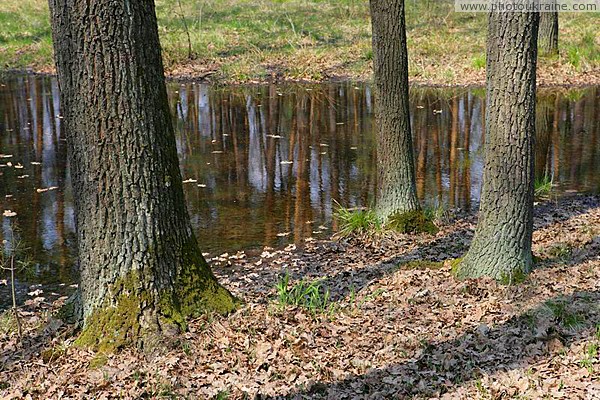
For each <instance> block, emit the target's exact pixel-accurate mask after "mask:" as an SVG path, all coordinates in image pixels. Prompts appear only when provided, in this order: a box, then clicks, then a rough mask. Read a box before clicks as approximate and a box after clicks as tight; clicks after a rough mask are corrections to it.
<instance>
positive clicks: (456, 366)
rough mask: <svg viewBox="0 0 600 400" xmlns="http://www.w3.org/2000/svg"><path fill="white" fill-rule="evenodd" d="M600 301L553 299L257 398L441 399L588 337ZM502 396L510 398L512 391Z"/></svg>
mask: <svg viewBox="0 0 600 400" xmlns="http://www.w3.org/2000/svg"><path fill="white" fill-rule="evenodd" d="M553 304H563V305H565V308H563V309H562V310H563V311H561V313H564V312H568V313H571V314H573V315H576V318H575V319H565V315H564V314H558V313H557V311H556V308H554V307H553V306H552V305H553ZM599 305H600V291H588V292H574V293H572V294H569V295H562V296H557V297H553V298H551V299H549V300H547V301H545V302H544V303H542V304H539V305H538V306H537V307H535V308H533V309H530V310H528V311H525V312H524V313H522V314H521V315H519V316H515V317H513V318H511V319H509V320H508V321H506V322H505V323H503V324H501V325H499V326H495V327H491V328H490V327H487V326H485V325H480V326H479V327H477V328H475V329H471V330H469V331H467V332H466V333H464V334H463V335H461V336H460V337H458V338H456V339H454V340H448V341H444V340H440V341H431V342H429V343H424V344H423V346H422V350H421V352H420V354H419V355H418V356H416V357H414V358H411V359H409V360H407V361H405V362H402V363H398V364H393V365H389V366H386V367H385V368H374V369H370V370H367V371H366V372H365V373H364V374H362V375H351V376H348V377H346V378H345V379H343V380H339V381H334V382H316V383H313V384H312V385H310V387H306V388H298V389H297V390H296V391H295V392H293V393H291V394H289V395H287V396H272V397H267V396H262V397H261V396H259V397H257V398H260V399H270V400H275V399H293V400H297V399H298V400H299V399H308V398H310V399H312V398H315V399H367V398H368V399H404V398H423V397H432V396H433V397H437V396H440V395H442V394H444V393H446V392H448V391H450V390H452V389H454V388H457V387H459V386H461V385H463V384H466V383H468V382H470V381H473V380H477V379H479V378H481V377H482V376H483V375H484V374H489V375H491V374H494V373H498V372H503V371H510V370H515V369H518V368H524V367H525V368H527V367H528V366H529V365H532V364H535V363H536V362H539V361H540V360H543V359H544V358H547V357H549V356H551V355H552V354H553V353H556V351H557V348H558V349H559V351H560V349H566V348H567V347H568V346H571V345H574V344H577V343H580V342H582V341H586V340H587V339H588V338H589V337H591V336H592V335H593V331H594V329H597V327H598V326H600V325H599V324H600V307H599ZM565 310H566V311H565ZM568 321H575V322H576V323H572V322H569V323H567V322H568ZM399 334H401V333H399ZM565 379H567V378H566V377H565ZM498 395H499V396H500V397H502V396H508V397H510V396H511V394H510V393H504V394H498Z"/></svg>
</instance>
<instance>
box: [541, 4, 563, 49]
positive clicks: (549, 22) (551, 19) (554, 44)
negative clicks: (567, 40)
mask: <svg viewBox="0 0 600 400" xmlns="http://www.w3.org/2000/svg"><path fill="white" fill-rule="evenodd" d="M538 42H539V46H540V53H542V54H544V55H555V54H558V12H556V11H553V12H542V13H540V30H539V33H538Z"/></svg>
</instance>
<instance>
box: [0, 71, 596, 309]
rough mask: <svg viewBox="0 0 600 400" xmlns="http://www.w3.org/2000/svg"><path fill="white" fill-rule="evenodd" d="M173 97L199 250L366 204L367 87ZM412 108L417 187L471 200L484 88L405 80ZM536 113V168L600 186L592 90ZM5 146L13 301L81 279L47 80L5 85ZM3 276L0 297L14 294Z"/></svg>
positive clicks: (371, 174) (441, 197)
mask: <svg viewBox="0 0 600 400" xmlns="http://www.w3.org/2000/svg"><path fill="white" fill-rule="evenodd" d="M169 97H170V102H171V107H172V113H173V116H174V123H175V125H176V131H177V145H178V150H179V157H180V160H181V169H182V173H183V178H184V180H185V181H186V182H187V183H186V184H185V185H184V187H185V190H186V195H187V201H188V209H189V211H190V214H191V218H192V223H193V226H194V228H195V230H196V233H197V237H198V240H199V242H200V243H201V246H202V249H203V251H205V252H206V253H208V254H209V255H208V258H210V257H213V256H217V255H219V254H222V253H225V252H228V253H230V254H231V253H235V252H237V251H240V250H243V251H246V252H249V251H250V252H251V251H253V250H258V249H261V248H262V247H264V246H273V247H277V246H283V245H286V244H289V243H295V244H297V245H301V244H302V243H304V240H305V239H306V238H309V237H324V236H328V235H330V234H331V233H332V232H333V231H334V230H335V229H336V221H335V219H334V218H333V216H332V214H333V211H334V209H335V207H336V205H337V204H340V205H342V206H345V207H361V206H366V205H369V204H371V203H372V201H373V198H374V195H375V190H376V181H375V179H376V174H375V168H376V152H375V137H374V131H373V94H372V91H371V87H370V86H369V85H368V84H354V83H337V84H320V85H277V86H275V85H271V86H268V85H264V86H253V87H240V86H234V87H216V86H209V85H201V84H185V85H180V84H171V85H170V86H169ZM411 112H412V114H411V116H412V126H413V132H414V141H415V160H416V164H415V165H416V170H417V190H418V195H419V197H420V198H421V200H422V201H423V202H424V203H425V204H426V205H427V206H431V207H437V206H443V207H448V208H461V209H463V210H473V209H475V208H476V206H477V201H478V198H479V193H480V189H481V174H482V166H483V159H482V154H483V143H484V139H485V129H484V115H485V93H484V90H483V89H480V88H471V89H467V88H451V89H436V88H413V89H412V90H411ZM537 114H538V115H537V124H536V125H537V129H538V133H537V143H536V175H537V177H543V176H544V175H546V176H549V177H551V178H552V179H553V182H554V184H555V185H556V188H555V189H556V190H557V193H565V192H572V191H586V192H587V191H594V192H597V191H600V174H598V171H600V88H599V87H588V88H582V89H571V90H565V89H555V90H542V91H541V93H540V95H539V102H538V108H537ZM0 157H2V158H0V212H4V213H6V211H7V210H10V211H12V212H14V213H16V216H14V217H6V216H0V218H2V220H1V221H2V227H1V229H0V240H2V241H6V242H5V245H6V246H11V244H12V243H15V242H16V241H17V240H15V239H16V238H18V242H19V243H20V246H21V247H22V248H23V249H25V250H24V252H25V253H26V254H28V256H29V259H30V263H29V266H28V267H27V268H25V269H23V270H22V271H20V272H19V274H18V278H19V284H18V288H19V294H20V299H21V300H23V299H24V298H26V297H27V294H26V293H27V292H31V291H32V289H31V285H33V284H38V283H42V284H44V290H45V291H46V292H49V291H53V290H54V291H57V292H58V291H61V292H62V291H64V290H63V289H64V288H65V287H66V286H67V285H68V284H70V283H72V282H73V281H74V279H75V277H76V271H75V267H74V257H73V255H74V252H73V250H74V248H75V243H74V239H75V234H74V219H73V194H72V192H71V188H70V180H69V172H68V165H67V157H66V143H65V139H64V133H63V132H61V116H60V107H59V96H58V86H57V83H56V80H54V79H51V78H43V77H36V76H27V75H25V76H10V77H8V78H5V79H4V80H3V81H2V82H1V87H0ZM11 223H12V225H13V226H14V227H15V228H16V232H17V234H16V235H15V237H13V235H11ZM2 279H5V277H4V276H0V307H2V306H3V305H6V304H7V301H8V295H9V291H8V286H7V285H3V284H2V282H1V280H2Z"/></svg>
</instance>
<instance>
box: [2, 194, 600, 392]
mask: <svg viewBox="0 0 600 400" xmlns="http://www.w3.org/2000/svg"><path fill="white" fill-rule="evenodd" d="M444 219H445V221H440V224H441V229H440V231H439V232H438V233H437V234H436V235H426V234H423V235H399V234H382V235H380V236H378V237H363V238H353V239H346V240H323V241H316V240H314V241H311V240H309V241H307V243H306V246H305V247H304V248H303V249H295V248H294V246H292V245H290V246H288V248H286V249H284V250H276V249H265V251H264V252H263V254H262V255H261V256H260V257H259V258H254V259H248V258H246V257H245V256H244V255H243V254H237V255H232V256H223V257H221V258H220V260H213V263H216V264H218V263H219V261H220V263H221V266H217V267H216V268H215V271H216V273H217V275H218V276H219V279H220V280H221V282H223V284H224V285H225V286H227V287H228V288H230V289H231V290H232V291H233V292H234V294H236V295H237V296H238V297H239V298H241V299H243V300H244V302H245V303H244V305H243V306H242V307H241V308H240V309H239V310H238V311H237V312H235V313H233V314H232V315H230V316H228V317H222V316H214V315H207V316H205V317H203V318H200V319H197V320H194V321H192V322H191V323H190V325H189V331H188V332H185V333H183V334H182V335H181V337H180V338H179V339H178V340H177V341H175V342H174V344H173V345H172V347H170V348H168V349H162V350H158V349H157V350H156V351H155V352H153V353H151V354H150V353H140V352H138V351H135V350H124V351H122V352H120V353H118V354H112V355H105V354H94V353H93V352H92V351H89V350H84V349H78V348H74V347H71V346H70V343H72V338H71V337H69V335H70V333H69V328H68V327H65V326H63V325H61V323H60V322H58V321H57V320H55V319H52V318H51V312H52V311H53V310H55V309H56V308H57V307H58V306H59V305H60V303H61V301H62V300H63V299H59V300H58V301H57V302H54V303H52V302H47V301H46V300H44V299H42V298H41V297H38V298H36V297H35V294H33V295H32V299H31V301H29V302H28V303H27V306H26V307H25V308H24V309H22V310H21V316H22V320H23V337H22V338H21V339H19V338H18V335H17V333H16V332H15V324H14V319H11V318H10V317H9V316H8V314H5V315H4V316H3V318H1V319H0V321H1V323H0V330H1V331H0V349H1V350H0V372H1V374H0V397H1V398H3V399H21V398H40V399H41V398H43V399H59V398H97V399H108V398H132V399H134V398H136V399H137V398H182V399H185V398H188V399H205V398H206V399H210V398H213V399H221V400H223V399H280V398H287V399H305V398H316V399H391V398H444V399H501V398H502V399H508V398H514V399H517V398H518V399H541V398H562V399H600V361H599V354H598V353H599V348H600V196H584V195H574V196H572V197H570V198H568V199H563V200H552V201H547V202H543V203H540V204H538V205H537V206H536V208H535V233H534V238H533V241H534V253H535V255H536V257H537V259H538V267H537V268H536V269H535V270H534V271H533V273H531V274H530V275H529V276H528V277H527V278H526V280H525V281H524V282H523V283H520V284H514V285H499V284H497V283H496V282H494V281H492V280H489V279H477V280H465V281H457V280H455V279H454V278H453V277H452V275H451V272H450V267H449V264H450V262H449V261H450V260H452V259H454V258H456V257H459V256H461V255H462V254H463V253H464V251H465V250H466V248H467V246H468V244H469V242H470V240H471V237H472V235H473V229H474V225H475V222H476V217H475V216H473V215H470V216H469V215H467V216H460V215H454V216H452V215H446V216H445V217H444ZM286 274H287V275H288V276H289V277H290V281H289V283H288V284H287V291H286V292H285V291H282V290H281V289H280V290H279V291H278V290H277V289H276V288H275V287H276V285H277V284H278V282H279V283H280V286H281V282H282V276H284V275H286ZM300 282H302V283H303V284H304V287H306V286H307V285H310V284H312V286H310V287H313V288H314V287H317V286H319V285H320V286H319V287H320V289H319V290H318V293H320V294H319V295H316V297H315V293H314V292H313V295H309V296H308V298H310V299H312V300H314V301H313V302H312V303H310V304H305V305H300V306H291V305H285V304H282V303H281V302H280V301H278V295H282V294H285V293H287V294H288V295H289V294H291V293H293V289H292V288H294V287H298V285H299V284H300ZM325 288H327V289H328V291H329V296H326V295H325V294H324V289H325Z"/></svg>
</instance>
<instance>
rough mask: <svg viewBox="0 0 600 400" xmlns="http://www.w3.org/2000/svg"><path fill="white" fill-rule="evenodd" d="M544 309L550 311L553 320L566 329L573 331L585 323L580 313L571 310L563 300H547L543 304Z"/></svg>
mask: <svg viewBox="0 0 600 400" xmlns="http://www.w3.org/2000/svg"><path fill="white" fill-rule="evenodd" d="M544 306H545V308H547V309H548V310H550V312H551V313H552V315H553V317H554V319H555V320H556V321H557V322H558V323H559V324H561V325H562V326H564V327H565V328H568V329H575V328H577V327H579V326H580V325H582V324H583V323H584V321H585V319H584V317H583V316H582V315H581V313H579V312H577V311H575V310H572V309H571V308H570V307H569V304H568V303H567V302H566V301H564V300H548V301H546V302H545V303H544Z"/></svg>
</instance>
